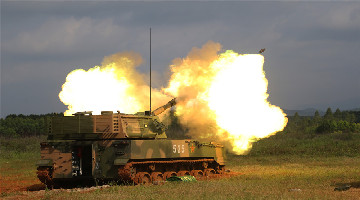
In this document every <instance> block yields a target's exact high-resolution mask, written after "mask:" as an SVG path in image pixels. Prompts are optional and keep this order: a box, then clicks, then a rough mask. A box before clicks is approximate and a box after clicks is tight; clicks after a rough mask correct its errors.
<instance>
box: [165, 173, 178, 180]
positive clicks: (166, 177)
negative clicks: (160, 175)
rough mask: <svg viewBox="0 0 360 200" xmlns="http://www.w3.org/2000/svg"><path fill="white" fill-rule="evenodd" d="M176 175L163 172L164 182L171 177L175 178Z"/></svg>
mask: <svg viewBox="0 0 360 200" xmlns="http://www.w3.org/2000/svg"><path fill="white" fill-rule="evenodd" d="M176 175H177V174H176V172H165V173H164V180H166V179H168V178H170V177H172V176H176Z"/></svg>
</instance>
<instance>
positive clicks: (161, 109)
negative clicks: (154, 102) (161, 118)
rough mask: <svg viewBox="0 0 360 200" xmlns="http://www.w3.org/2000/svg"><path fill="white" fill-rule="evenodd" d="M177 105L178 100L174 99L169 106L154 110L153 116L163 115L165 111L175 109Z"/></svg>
mask: <svg viewBox="0 0 360 200" xmlns="http://www.w3.org/2000/svg"><path fill="white" fill-rule="evenodd" d="M175 104H176V98H173V99H172V100H171V101H169V102H168V103H167V104H165V105H163V106H161V107H159V108H157V109H156V110H154V111H153V112H152V113H151V114H152V115H153V116H157V115H160V114H161V113H163V112H164V111H165V110H167V109H169V108H171V107H173V106H174V105H175Z"/></svg>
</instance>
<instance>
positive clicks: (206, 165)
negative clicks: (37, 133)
mask: <svg viewBox="0 0 360 200" xmlns="http://www.w3.org/2000/svg"><path fill="white" fill-rule="evenodd" d="M174 102H175V100H172V101H170V102H169V103H168V104H166V105H165V106H162V107H160V108H159V109H157V110H155V111H154V112H153V113H152V114H145V113H138V114H135V115H129V114H122V113H112V112H103V113H102V115H91V113H89V112H86V113H77V114H76V115H75V116H66V117H56V118H53V119H52V123H51V124H50V129H49V136H48V140H47V141H46V142H42V143H41V144H40V146H41V159H40V160H39V161H38V163H37V166H38V171H37V175H38V178H39V179H40V181H42V182H43V183H45V184H46V185H47V186H48V187H53V186H54V185H55V186H56V185H66V184H68V183H73V182H77V181H80V182H89V180H98V181H111V180H115V181H122V182H128V183H135V184H147V183H158V182H161V181H163V180H166V179H167V178H169V177H171V176H184V175H193V176H195V177H197V178H201V177H204V176H209V175H211V174H222V173H224V169H225V154H224V148H223V146H222V145H220V144H217V143H214V142H211V143H201V142H199V141H195V140H169V139H166V134H165V131H164V130H165V128H164V125H163V124H162V123H161V122H159V120H158V117H157V116H156V115H158V114H159V113H161V112H163V111H164V110H166V109H167V108H169V107H171V106H172V105H174Z"/></svg>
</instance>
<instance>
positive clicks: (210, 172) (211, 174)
mask: <svg viewBox="0 0 360 200" xmlns="http://www.w3.org/2000/svg"><path fill="white" fill-rule="evenodd" d="M204 172H205V176H207V177H209V176H213V175H214V174H215V170H214V169H211V168H208V169H205V170H204Z"/></svg>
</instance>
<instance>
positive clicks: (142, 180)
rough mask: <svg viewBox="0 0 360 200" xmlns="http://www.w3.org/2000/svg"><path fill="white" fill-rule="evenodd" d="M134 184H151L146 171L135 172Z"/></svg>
mask: <svg viewBox="0 0 360 200" xmlns="http://www.w3.org/2000/svg"><path fill="white" fill-rule="evenodd" d="M135 180H136V182H135V183H136V184H140V185H149V184H151V180H150V175H149V173H147V172H139V173H137V174H136V178H135Z"/></svg>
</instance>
